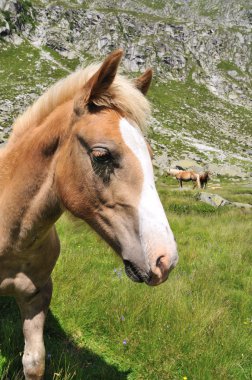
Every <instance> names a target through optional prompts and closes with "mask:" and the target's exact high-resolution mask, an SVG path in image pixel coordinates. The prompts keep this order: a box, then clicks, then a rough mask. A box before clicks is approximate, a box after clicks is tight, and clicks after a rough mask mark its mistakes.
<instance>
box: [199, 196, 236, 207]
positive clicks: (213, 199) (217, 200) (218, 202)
mask: <svg viewBox="0 0 252 380" xmlns="http://www.w3.org/2000/svg"><path fill="white" fill-rule="evenodd" d="M196 198H197V199H198V200H200V201H202V202H205V203H208V204H209V205H211V206H214V207H221V206H226V205H230V204H231V202H229V201H227V200H226V199H224V198H222V197H221V196H220V195H218V194H211V193H198V194H197V196H196Z"/></svg>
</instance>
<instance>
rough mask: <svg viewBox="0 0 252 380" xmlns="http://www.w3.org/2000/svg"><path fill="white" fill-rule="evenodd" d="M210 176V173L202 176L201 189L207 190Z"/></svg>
mask: <svg viewBox="0 0 252 380" xmlns="http://www.w3.org/2000/svg"><path fill="white" fill-rule="evenodd" d="M209 174H210V173H209V172H208V171H207V172H204V173H201V174H200V178H199V179H200V187H201V189H206V187H207V182H208V181H209V180H210V179H211V178H210V175H209Z"/></svg>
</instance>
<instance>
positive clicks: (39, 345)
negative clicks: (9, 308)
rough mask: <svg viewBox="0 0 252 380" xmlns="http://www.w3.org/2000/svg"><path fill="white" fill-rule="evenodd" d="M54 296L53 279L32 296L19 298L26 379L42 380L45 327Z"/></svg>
mask: <svg viewBox="0 0 252 380" xmlns="http://www.w3.org/2000/svg"><path fill="white" fill-rule="evenodd" d="M51 296H52V281H51V279H49V281H48V282H47V284H46V285H45V286H44V287H43V288H42V289H40V290H39V292H38V293H36V294H35V295H33V296H32V297H31V298H28V299H27V298H25V299H23V298H22V299H18V300H17V302H18V305H19V308H20V311H21V316H22V321H23V334H24V339H25V348H24V354H23V359H22V362H23V368H24V374H25V380H42V379H43V375H44V371H45V346H44V339H43V329H44V323H45V318H46V314H47V311H48V308H49V305H50V301H51Z"/></svg>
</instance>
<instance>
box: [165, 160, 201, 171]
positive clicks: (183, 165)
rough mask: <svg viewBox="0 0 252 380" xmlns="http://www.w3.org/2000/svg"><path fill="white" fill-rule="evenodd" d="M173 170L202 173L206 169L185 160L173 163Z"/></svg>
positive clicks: (192, 161) (194, 162)
mask: <svg viewBox="0 0 252 380" xmlns="http://www.w3.org/2000/svg"><path fill="white" fill-rule="evenodd" d="M171 168H174V169H180V170H188V169H190V170H193V171H196V172H197V173H198V172H202V171H203V170H204V168H203V167H202V166H200V165H199V164H198V163H197V162H196V161H194V160H191V159H184V160H179V161H172V163H171Z"/></svg>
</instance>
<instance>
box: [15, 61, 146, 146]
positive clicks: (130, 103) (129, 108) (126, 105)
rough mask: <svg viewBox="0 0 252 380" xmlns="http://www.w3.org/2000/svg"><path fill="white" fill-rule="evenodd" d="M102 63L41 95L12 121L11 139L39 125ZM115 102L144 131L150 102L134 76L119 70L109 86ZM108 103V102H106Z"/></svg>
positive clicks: (109, 93)
mask: <svg viewBox="0 0 252 380" xmlns="http://www.w3.org/2000/svg"><path fill="white" fill-rule="evenodd" d="M100 66H101V64H92V65H89V66H87V67H86V68H84V69H79V70H77V71H75V72H73V73H72V74H70V75H68V76H67V77H65V78H63V79H61V80H59V81H58V82H56V83H55V84H54V85H52V86H51V87H49V89H48V90H47V91H46V92H45V93H44V94H43V95H41V96H40V97H39V98H38V99H37V100H36V101H35V102H34V103H33V105H31V106H30V107H29V108H28V109H27V110H26V111H25V112H24V113H23V114H22V115H20V116H19V117H18V118H17V119H16V121H15V122H14V125H13V132H12V136H11V137H12V139H13V138H14V139H16V138H18V137H19V136H21V135H22V134H23V133H24V132H26V131H27V130H29V129H32V128H35V127H37V126H39V125H40V124H41V123H42V122H43V121H44V120H45V118H46V117H47V116H49V115H50V113H51V112H52V111H53V110H54V109H55V108H57V107H58V106H60V105H61V104H63V103H65V102H67V101H69V100H71V99H73V98H74V96H75V95H76V94H77V93H78V92H79V91H80V90H81V89H82V88H83V87H84V85H85V84H86V83H87V81H88V80H89V79H90V78H91V77H92V76H93V75H94V74H95V72H96V71H97V70H98V69H99V68H100ZM108 95H109V96H110V97H112V98H113V105H114V106H115V107H116V108H117V109H118V110H120V111H121V112H122V113H123V114H124V115H125V116H126V117H128V118H129V119H130V120H132V121H133V122H134V123H136V124H137V126H138V127H139V128H140V129H141V130H142V131H144V130H145V128H146V123H147V119H148V117H149V116H150V104H149V102H148V100H147V99H146V98H145V96H144V95H143V94H142V93H141V92H140V91H139V90H138V89H137V88H136V87H135V85H134V83H133V81H132V80H129V79H127V78H125V77H123V76H122V75H120V74H117V75H116V76H115V79H114V81H113V83H112V84H111V86H110V87H109V89H108ZM105 105H107V104H105Z"/></svg>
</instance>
